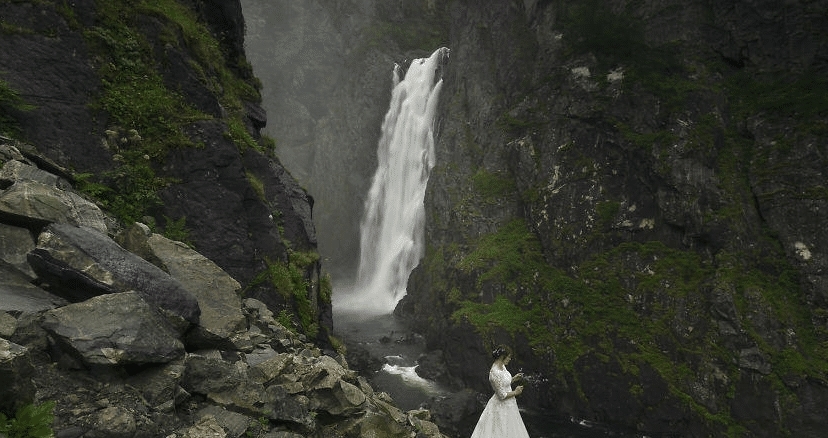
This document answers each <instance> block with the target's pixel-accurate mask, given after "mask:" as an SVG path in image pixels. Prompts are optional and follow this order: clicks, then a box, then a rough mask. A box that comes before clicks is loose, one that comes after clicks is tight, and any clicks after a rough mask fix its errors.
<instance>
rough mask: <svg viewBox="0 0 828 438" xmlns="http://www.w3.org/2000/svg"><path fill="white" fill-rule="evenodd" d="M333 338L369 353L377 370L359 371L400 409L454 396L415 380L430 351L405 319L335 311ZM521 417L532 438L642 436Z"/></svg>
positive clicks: (588, 424) (583, 424)
mask: <svg viewBox="0 0 828 438" xmlns="http://www.w3.org/2000/svg"><path fill="white" fill-rule="evenodd" d="M334 334H335V335H336V336H337V337H338V338H339V339H341V340H342V341H343V342H344V343H345V346H346V348H348V349H359V350H362V351H366V352H368V354H370V356H371V357H372V358H373V359H374V360H375V363H376V364H375V366H374V367H373V369H360V370H358V371H359V372H360V374H361V375H363V376H364V377H365V378H367V379H368V381H369V382H370V383H371V386H372V387H373V388H374V390H375V391H383V392H386V393H388V394H389V395H390V396H391V397H392V398H393V399H394V402H395V404H396V405H397V406H398V407H399V408H401V409H403V410H411V409H417V408H419V407H420V406H422V405H431V404H432V402H433V400H434V399H435V398H439V397H445V396H448V395H449V394H450V391H449V390H448V389H447V388H443V387H441V386H440V385H438V384H437V383H435V382H432V381H429V380H426V379H423V378H421V377H420V376H418V375H417V373H416V371H415V368H416V366H417V358H418V357H420V355H422V354H424V353H425V352H426V349H425V340H424V339H423V338H422V337H421V336H420V335H418V334H416V333H413V332H412V331H411V330H410V329H409V328H408V326H407V325H406V323H405V321H404V320H402V319H400V318H398V317H395V316H394V315H391V314H384V315H369V316H366V315H364V314H363V313H361V312H359V311H356V310H343V309H337V308H336V307H334ZM481 410H482V406H481ZM521 414H522V416H523V419H524V423H525V424H526V428H527V430H528V431H529V435H530V436H531V437H532V438H605V437H615V438H642V437H643V435H638V434H634V433H629V432H621V431H618V430H613V429H612V428H609V427H605V426H603V425H600V424H595V423H591V422H588V421H584V420H577V419H573V420H571V421H561V420H559V419H557V418H553V417H552V416H551V415H550V414H549V413H544V412H531V411H522V412H521ZM444 433H445V432H444ZM451 438H465V437H451Z"/></svg>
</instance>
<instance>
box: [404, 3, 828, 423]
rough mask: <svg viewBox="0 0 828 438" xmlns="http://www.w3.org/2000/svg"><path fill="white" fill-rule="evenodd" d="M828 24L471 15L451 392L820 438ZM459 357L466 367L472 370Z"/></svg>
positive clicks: (600, 415) (574, 6)
mask: <svg viewBox="0 0 828 438" xmlns="http://www.w3.org/2000/svg"><path fill="white" fill-rule="evenodd" d="M827 6H828V4H826V3H825V2H819V1H818V2H787V3H785V4H784V5H782V4H779V3H777V2H762V1H748V0H746V1H724V2H715V4H714V3H711V2H694V1H690V2H687V1H683V2H650V1H635V2H627V1H608V2H603V1H600V2H599V1H589V0H585V1H576V2H559V1H525V2H499V1H484V2H475V3H474V4H472V2H462V1H460V2H453V3H452V5H451V7H450V10H451V30H450V32H451V33H450V35H451V37H450V43H449V46H450V47H451V49H452V59H451V64H450V66H449V68H448V69H447V71H446V76H445V85H444V89H443V98H442V112H441V116H440V119H441V122H440V131H439V138H438V146H437V154H438V158H437V163H438V164H437V167H436V168H435V170H434V172H433V174H432V177H431V179H430V181H429V194H428V196H427V200H426V204H427V211H428V216H429V222H428V225H427V230H426V233H427V241H428V242H429V243H430V247H429V249H428V253H427V255H426V258H425V260H424V261H423V262H422V263H421V264H420V267H419V268H418V269H417V270H416V271H415V272H414V274H412V277H411V279H410V282H409V288H408V297H406V300H405V302H404V303H403V304H402V305H401V306H400V307H399V308H398V312H399V313H401V314H405V315H409V316H411V317H413V318H414V319H415V320H417V321H418V325H419V327H420V329H421V330H423V331H424V332H425V333H427V338H428V339H429V342H430V345H431V347H432V348H433V349H437V350H440V351H442V352H443V356H444V359H445V363H446V366H447V369H448V373H447V374H448V375H449V376H450V377H449V378H447V381H450V382H451V381H453V382H455V383H456V384H462V385H469V386H471V387H473V388H476V389H477V390H479V391H481V392H485V391H487V390H488V388H487V383H486V381H485V379H483V378H481V376H483V375H484V372H485V367H486V366H487V365H486V363H487V361H488V359H487V355H486V351H487V350H488V347H489V346H491V345H492V344H494V343H496V342H508V343H511V344H513V345H514V346H515V347H516V349H517V359H516V362H515V363H514V366H515V367H519V368H522V369H523V371H524V372H526V373H527V374H529V375H530V376H531V377H532V378H531V379H530V385H529V388H530V389H528V390H527V391H526V392H525V393H524V394H525V395H524V397H523V399H522V405H523V406H524V407H527V408H528V409H529V410H533V409H539V410H541V411H543V412H547V413H552V414H553V415H554V416H557V417H558V418H562V419H563V418H568V417H570V416H572V417H576V418H585V419H587V420H590V421H599V422H604V423H608V424H612V425H614V426H615V427H619V428H631V429H634V430H638V431H641V432H642V433H646V434H648V435H649V434H656V435H658V434H667V435H671V436H672V435H676V436H724V435H729V436H785V435H791V436H819V435H820V434H821V433H822V432H821V431H822V430H824V428H825V426H826V420H825V419H824V417H823V416H822V415H821V414H820V413H819V412H820V410H821V409H822V408H821V407H820V406H822V405H824V404H825V402H826V401H828V350H826V345H828V329H827V328H828V325H826V324H827V323H828V321H826V314H828V313H826V310H828V302H827V301H826V297H828V294H827V292H828V289H826V279H827V278H826V269H825V268H826V260H827V259H826V253H825V247H826V243H828V234H826V231H825V226H824V225H825V223H826V219H828V216H826V208H828V205H826V203H827V202H828V197H826V186H825V181H826V176H827V175H826V171H828V161H826V156H828V155H827V154H828V149H826V144H827V143H826V133H828V131H827V130H826V128H828V126H826V122H825V121H826V115H828V100H826V93H825V90H826V89H828V82H826V79H825V78H826V73H828V62H826V60H828V34H826V31H825V29H828V27H826V24H828V23H826V16H825V14H824V11H825V9H826V7H827ZM460 346H462V348H461V347H460Z"/></svg>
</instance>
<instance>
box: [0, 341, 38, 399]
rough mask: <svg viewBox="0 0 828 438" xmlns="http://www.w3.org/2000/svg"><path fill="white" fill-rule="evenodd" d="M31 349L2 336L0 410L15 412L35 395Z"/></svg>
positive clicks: (0, 350) (0, 348) (0, 351)
mask: <svg viewBox="0 0 828 438" xmlns="http://www.w3.org/2000/svg"><path fill="white" fill-rule="evenodd" d="M34 374H35V369H34V365H33V363H32V358H31V355H30V353H29V349H27V348H26V347H23V346H22V345H17V344H15V343H13V342H9V341H8V340H6V339H3V338H0V412H14V411H16V410H17V409H18V408H20V407H21V406H23V405H25V404H27V403H31V402H32V401H33V400H34V397H35V391H36V388H35V385H34V383H32V376H33V375H34Z"/></svg>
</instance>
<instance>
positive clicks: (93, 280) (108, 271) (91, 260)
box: [29, 224, 200, 328]
mask: <svg viewBox="0 0 828 438" xmlns="http://www.w3.org/2000/svg"><path fill="white" fill-rule="evenodd" d="M29 263H30V264H31V265H32V268H33V269H34V270H35V272H37V274H38V276H40V277H41V278H42V279H43V280H44V281H46V282H47V283H49V285H50V286H52V287H53V288H54V290H55V292H56V293H58V292H59V293H60V294H61V295H63V296H65V297H66V298H68V299H69V300H70V301H81V300H84V299H87V298H89V297H91V296H96V295H101V294H106V293H115V292H126V291H129V290H134V291H135V292H137V293H139V294H140V295H141V296H142V297H143V298H144V299H145V300H146V301H147V302H148V303H150V304H152V305H154V306H157V307H159V308H161V309H162V310H164V311H165V313H167V314H169V315H170V316H171V320H173V321H174V322H175V323H176V326H179V328H183V327H186V325H187V323H197V322H198V317H199V313H200V310H199V306H198V301H197V300H196V298H195V297H194V296H193V295H192V294H191V293H190V292H189V291H187V289H185V288H184V286H183V285H181V283H179V282H178V281H177V280H175V279H174V278H172V277H171V276H170V275H169V274H167V273H166V272H164V271H162V270H161V269H160V268H158V267H157V266H155V265H153V264H152V263H149V262H147V261H146V260H144V259H142V258H141V257H138V256H137V255H135V254H133V253H131V252H129V251H127V250H125V249H124V248H122V247H120V246H119V245H118V244H117V243H115V241H113V240H112V239H110V238H109V237H107V236H106V235H104V234H101V233H99V232H96V231H94V230H92V229H89V228H82V227H76V226H72V225H67V224H51V225H49V226H48V227H46V228H45V229H44V231H43V232H42V233H41V234H40V236H39V238H38V245H37V248H35V249H34V250H33V251H32V252H30V253H29Z"/></svg>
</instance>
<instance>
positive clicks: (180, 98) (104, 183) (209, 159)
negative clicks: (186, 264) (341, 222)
mask: <svg viewBox="0 0 828 438" xmlns="http://www.w3.org/2000/svg"><path fill="white" fill-rule="evenodd" d="M0 7H2V12H3V13H2V17H3V18H2V24H3V32H2V34H0V38H2V45H1V46H2V47H0V58H2V61H0V80H2V82H0V85H2V90H3V94H2V95H3V96H4V99H3V104H2V108H3V118H2V121H3V125H2V130H3V131H4V132H5V134H6V135H7V136H10V137H13V138H16V139H19V140H23V141H25V142H27V143H29V144H32V145H36V147H37V148H38V149H39V150H40V151H41V152H42V155H43V157H44V158H45V159H48V160H49V161H50V162H52V163H56V165H57V166H58V167H57V168H59V169H61V172H62V173H61V175H62V176H64V177H65V178H66V179H67V180H68V181H70V182H71V183H73V184H74V185H76V186H77V187H78V188H79V189H81V190H82V191H83V192H84V193H86V194H87V195H89V196H91V197H92V198H94V199H95V200H96V201H97V202H98V204H99V205H101V206H102V207H104V208H105V209H106V210H107V211H109V212H110V213H112V214H113V215H114V216H115V217H116V218H117V219H118V221H119V222H121V223H123V224H130V223H132V222H133V221H141V222H144V223H147V224H148V225H149V226H150V227H151V228H152V229H153V230H155V231H158V232H162V233H165V234H166V235H168V236H174V237H175V238H176V239H178V240H184V241H187V242H188V243H190V244H191V245H193V246H194V247H196V248H197V249H198V250H199V251H200V252H201V253H202V254H204V255H205V256H207V257H209V258H210V259H211V260H214V261H215V262H216V263H218V264H219V265H220V266H221V267H222V268H223V269H226V270H227V271H228V272H229V273H230V274H231V275H232V276H233V277H234V278H237V279H238V280H239V281H240V282H241V283H242V285H243V287H244V289H245V293H246V294H247V296H249V297H255V298H259V299H261V300H262V301H264V302H266V303H267V304H268V305H269V306H271V308H272V309H274V310H275V311H280V310H282V309H284V310H287V311H289V312H291V313H293V312H295V313H301V314H304V318H303V319H304V324H305V325H306V327H305V329H310V330H312V331H317V332H320V333H324V332H325V330H322V331H319V330H318V329H316V328H315V327H318V326H321V327H323V328H324V327H329V326H330V318H329V311H328V310H327V309H328V308H329V299H326V298H325V297H324V296H323V295H325V294H326V292H324V291H323V290H322V289H323V287H322V283H323V281H322V280H323V279H322V276H321V272H320V265H319V262H318V256H316V255H315V253H316V235H315V228H314V226H313V222H312V213H311V210H312V204H313V200H312V198H311V197H310V196H309V195H308V194H307V193H306V192H305V191H304V190H303V189H302V188H301V187H300V186H299V185H298V184H297V182H296V181H295V180H294V179H293V178H292V177H291V176H290V175H289V174H288V172H287V171H286V170H285V169H284V168H283V167H282V165H281V164H280V163H279V160H278V159H277V158H276V156H275V155H274V153H273V146H272V143H273V142H272V140H270V139H268V138H267V137H262V136H261V135H260V134H259V130H260V129H261V128H262V127H263V126H265V124H266V122H267V119H266V117H265V113H264V110H263V109H262V108H261V106H260V102H261V96H260V94H259V90H258V87H259V84H258V81H257V80H256V78H255V77H254V76H253V73H252V69H251V67H250V64H249V63H247V61H246V59H245V56H244V21H243V16H242V13H241V12H242V11H241V5H240V4H239V3H238V2H236V1H209V2H175V1H169V2H138V3H134V2H95V1H91V0H90V1H81V2H75V3H72V4H71V5H70V4H63V3H60V2H46V3H43V4H41V3H38V2H4V3H3V4H2V5H0ZM291 269H292V270H297V271H299V277H298V278H299V279H300V281H298V282H293V283H291V282H290V281H288V282H287V283H285V284H286V285H285V286H282V287H281V289H280V287H277V286H274V284H273V283H274V282H273V281H265V277H266V276H267V273H268V272H270V273H273V272H275V271H287V270H291ZM270 277H273V276H272V275H271V276H270ZM302 278H304V280H301V279H302ZM305 281H306V282H307V284H310V285H311V287H310V288H309V289H308V291H307V292H306V291H304V289H305V288H304V286H303V284H304V283H303V282H305ZM294 291H296V292H297V293H298V294H299V295H308V296H309V299H306V300H304V301H303V300H296V299H294V297H293V295H294ZM308 303H310V304H317V303H318V306H317V307H312V306H308V305H307V304H308ZM297 321H298V320H297ZM311 326H313V327H311ZM321 338H322V339H324V335H323V336H321Z"/></svg>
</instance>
